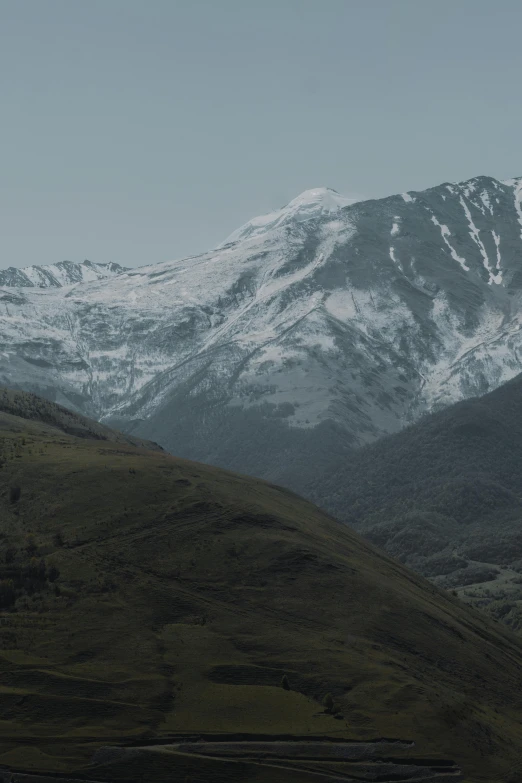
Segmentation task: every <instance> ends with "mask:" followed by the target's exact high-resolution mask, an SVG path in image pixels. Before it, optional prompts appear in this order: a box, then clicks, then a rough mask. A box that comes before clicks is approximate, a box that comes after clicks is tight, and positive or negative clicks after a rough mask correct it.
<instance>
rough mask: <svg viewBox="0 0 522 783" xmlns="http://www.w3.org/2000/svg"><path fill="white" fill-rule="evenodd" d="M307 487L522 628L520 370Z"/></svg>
mask: <svg viewBox="0 0 522 783" xmlns="http://www.w3.org/2000/svg"><path fill="white" fill-rule="evenodd" d="M307 492H308V494H309V495H310V496H311V497H312V498H313V499H314V500H315V502H317V503H319V504H320V505H321V506H323V507H325V508H327V509H329V510H330V511H331V512H332V513H333V514H335V515H336V516H337V517H338V518H339V519H341V520H343V521H346V522H348V524H350V525H352V526H354V527H356V529H357V530H359V531H361V532H362V533H363V534H364V535H365V536H366V537H367V538H368V539H369V540H371V541H372V542H374V543H376V544H377V545H378V546H381V547H382V548H384V549H386V551H388V552H389V553H390V554H392V555H393V556H394V557H397V558H399V559H400V560H401V561H402V562H403V563H405V564H406V565H408V566H409V567H410V568H413V569H415V570H416V571H419V572H420V573H423V574H425V575H426V576H429V577H434V578H436V579H437V581H438V582H439V583H440V584H443V585H444V586H447V587H449V588H452V587H457V588H459V593H460V594H461V595H463V596H464V597H466V598H467V599H469V600H471V601H473V602H477V604H478V605H480V606H483V607H484V608H486V609H487V610H488V611H489V612H491V613H492V614H493V616H495V617H497V618H502V619H503V620H504V621H505V622H507V623H508V624H509V625H511V627H512V628H513V629H514V630H519V631H522V586H521V582H522V578H521V576H520V574H521V573H522V533H521V529H520V523H521V520H522V375H520V376H518V377H517V378H515V379H514V380H512V381H510V382H509V383H506V384H504V385H503V386H501V387H500V388H499V389H496V390H495V391H493V392H491V393H490V394H487V395H486V396H484V397H482V398H479V399H471V400H467V401H465V402H460V403H457V404H456V405H452V406H451V407H450V408H447V409H445V410H443V411H440V412H439V413H436V414H433V415H430V416H426V417H425V418H424V419H422V420H421V421H419V422H417V423H416V424H414V425H412V426H411V427H408V428H406V429H405V430H403V431H402V432H400V433H398V434H396V435H391V436H389V437H386V438H383V439H382V440H380V441H377V442H376V443H374V444H372V445H371V446H369V447H367V448H364V449H361V450H360V451H358V452H357V453H356V454H355V455H352V456H351V457H349V456H348V457H347V458H346V459H344V460H343V461H342V462H340V463H339V464H338V466H337V468H336V469H335V470H330V471H329V472H328V475H323V474H321V473H319V474H318V478H317V479H316V481H315V483H314V482H310V484H309V488H308V490H307ZM517 572H518V573H517Z"/></svg>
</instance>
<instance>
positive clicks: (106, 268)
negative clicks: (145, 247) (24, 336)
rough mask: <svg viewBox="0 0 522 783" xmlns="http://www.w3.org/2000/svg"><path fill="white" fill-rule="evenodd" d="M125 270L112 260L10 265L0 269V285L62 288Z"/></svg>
mask: <svg viewBox="0 0 522 783" xmlns="http://www.w3.org/2000/svg"><path fill="white" fill-rule="evenodd" d="M126 271H127V270H126V268H125V267H123V266H120V265H119V264H114V263H112V262H110V263H108V264H96V263H93V262H92V261H82V262H81V264H75V263H73V262H72V261H59V262H58V263H57V264H47V265H45V266H27V267H25V269H17V268H16V267H14V266H10V267H8V268H7V269H2V270H0V286H8V287H10V288H12V287H15V288H35V287H36V288H63V287H64V286H69V285H72V284H73V283H88V282H91V281H93V280H103V279H104V278H107V277H116V275H121V274H122V273H123V272H126Z"/></svg>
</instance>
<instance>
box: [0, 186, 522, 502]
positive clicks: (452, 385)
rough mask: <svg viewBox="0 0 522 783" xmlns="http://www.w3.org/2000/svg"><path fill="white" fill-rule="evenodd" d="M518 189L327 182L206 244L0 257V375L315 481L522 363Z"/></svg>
mask: <svg viewBox="0 0 522 783" xmlns="http://www.w3.org/2000/svg"><path fill="white" fill-rule="evenodd" d="M521 198H522V179H513V180H509V181H504V182H501V181H498V180H495V179H493V178H491V177H477V178H474V179H471V180H469V181H467V182H464V183H460V184H451V183H445V184H442V185H439V186H437V187H434V188H431V189H428V190H425V191H422V192H410V193H403V194H399V195H396V196H391V197H389V198H384V199H379V200H368V201H360V202H353V200H350V199H346V198H344V197H342V196H340V195H339V194H338V193H336V192H335V191H332V190H329V189H327V188H317V189H313V190H310V191H306V192H305V193H303V194H301V195H300V196H299V197H297V198H296V199H294V200H293V201H291V202H290V203H289V204H288V205H286V206H285V207H284V208H282V209H280V210H277V211H275V212H273V213H271V214H270V215H267V216H263V217H262V218H256V219H254V220H252V221H250V222H249V223H247V224H246V225H245V226H243V227H242V228H240V229H239V230H237V231H235V232H234V233H233V234H232V235H231V236H230V237H229V238H228V240H227V241H225V242H224V243H223V244H222V245H220V246H219V247H217V248H216V249H214V250H212V251H210V252H208V253H205V254H203V255H199V256H194V257H189V258H185V259H183V260H179V261H172V262H165V263H159V264H154V265H151V266H146V267H140V268H138V269H134V270H124V269H122V268H120V267H117V268H116V267H111V269H110V270H109V269H108V268H106V269H105V272H107V271H110V276H106V277H102V278H101V279H97V280H91V281H85V279H84V278H85V275H86V267H85V265H84V266H83V267H81V269H77V268H75V269H73V268H72V267H71V268H68V270H67V276H66V279H65V278H64V279H62V278H60V280H61V282H60V285H59V286H58V285H57V284H56V282H52V281H51V279H50V276H52V277H53V278H54V279H55V280H58V278H59V275H57V273H56V271H55V270H56V268H57V267H58V266H59V265H55V266H54V267H52V270H51V269H50V268H46V267H40V268H37V267H34V268H31V271H30V273H29V272H28V271H27V270H26V271H25V272H24V271H23V270H21V271H20V272H19V273H18V272H16V273H14V272H13V271H12V270H11V271H10V272H9V275H7V273H6V272H4V273H3V274H4V278H3V287H2V288H0V380H1V381H2V382H3V383H6V384H8V385H11V386H16V387H18V388H20V389H25V390H28V391H36V392H38V393H39V394H41V395H43V396H46V397H48V398H50V399H52V400H56V401H58V402H60V403H62V404H64V405H65V406H67V407H69V408H71V409H72V410H75V411H78V412H81V413H83V414H85V415H88V416H90V417H93V418H96V419H98V420H100V421H103V422H105V423H107V424H109V425H113V426H117V427H118V428H119V429H124V430H126V431H128V432H133V433H135V434H136V435H137V436H140V437H144V438H149V439H152V440H154V441H157V442H159V443H160V444H161V445H162V446H164V447H165V448H167V449H169V450H171V451H173V452H174V453H176V454H179V455H182V456H186V457H190V458H195V459H198V460H202V461H206V462H211V463H214V464H217V465H221V466H225V467H229V468H234V469H239V470H242V471H244V472H249V473H251V474H254V475H258V476H262V477H267V478H270V479H272V480H277V481H281V482H283V483H285V484H286V485H287V486H290V487H292V488H294V489H297V490H299V491H304V492H306V490H307V485H308V476H309V474H310V473H312V474H314V473H315V470H316V466H317V465H325V466H327V465H329V464H330V463H333V464H334V465H335V464H338V462H339V460H342V459H344V458H345V456H346V454H347V453H349V452H350V451H351V449H353V448H354V447H358V446H361V445H364V444H366V443H369V442H372V441H373V440H375V439H377V438H379V437H381V436H382V435H385V434H388V433H393V432H397V431H399V430H401V429H402V428H403V427H404V426H406V425H407V424H409V423H410V422H413V421H415V420H417V419H418V418H419V417H420V416H422V415H423V414H424V413H425V412H427V411H434V410H437V409H438V408H441V407H443V406H445V405H448V404H450V403H452V402H455V401H457V400H459V399H463V398H466V397H470V396H474V395H477V394H482V393H485V392H487V391H490V390H492V389H494V388H496V387H497V386H498V385H500V384H501V383H503V382H504V381H506V380H509V379H510V378H512V377H514V376H515V375H516V374H517V373H518V372H519V371H520V369H521V367H522V364H521V359H520V355H519V350H520V347H521V331H520V323H521V317H522V304H521V296H522V265H521V259H522V236H521V234H522V205H521ZM80 266H81V265H80ZM60 269H62V271H63V268H62V267H60ZM88 271H89V275H90V274H96V275H98V273H99V274H100V276H101V274H102V272H101V270H100V269H99V268H98V267H96V270H95V271H93V267H92V266H90V267H89V270H88ZM61 274H62V273H61ZM23 275H25V277H26V278H27V279H29V280H31V281H32V282H33V285H32V286H30V285H28V284H27V283H23V282H20V281H21V280H22V278H23ZM76 275H78V276H79V278H78V279H80V278H81V276H82V275H83V278H81V280H80V282H76V281H75V276H76ZM48 277H49V282H48V283H46V282H45V280H46V279H47V278H48ZM36 281H38V282H36ZM65 283H66V284H65Z"/></svg>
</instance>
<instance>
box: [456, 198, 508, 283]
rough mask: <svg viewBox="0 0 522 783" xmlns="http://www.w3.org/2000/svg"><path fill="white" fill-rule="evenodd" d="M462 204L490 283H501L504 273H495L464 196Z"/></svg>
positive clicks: (461, 200) (471, 235) (461, 199)
mask: <svg viewBox="0 0 522 783" xmlns="http://www.w3.org/2000/svg"><path fill="white" fill-rule="evenodd" d="M459 201H460V204H461V206H462V209H463V210H464V214H465V215H466V218H467V221H468V224H469V228H470V231H469V235H470V237H471V238H472V240H473V241H474V242H475V244H476V245H477V247H478V249H479V250H480V254H481V256H482V261H483V264H484V268H485V269H486V271H487V272H488V274H489V280H488V283H489V285H492V283H495V284H496V285H500V284H501V283H502V273H497V274H495V270H494V268H493V267H492V266H491V264H490V262H489V257H488V254H487V251H486V248H485V247H484V243H483V242H482V240H481V238H480V233H479V230H478V228H477V227H476V225H475V223H474V222H473V218H472V217H471V212H470V211H469V207H468V205H467V204H466V202H465V201H464V199H463V198H462V196H461V197H460V199H459Z"/></svg>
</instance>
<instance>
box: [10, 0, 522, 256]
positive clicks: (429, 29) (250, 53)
mask: <svg viewBox="0 0 522 783" xmlns="http://www.w3.org/2000/svg"><path fill="white" fill-rule="evenodd" d="M521 40H522V1H521V0H495V1H494V2H493V0H88V1H87V0H0V140H1V145H0V161H1V165H0V250H1V253H0V267H6V266H9V265H15V266H24V265H28V264H35V263H38V264H42V263H52V262H55V261H60V260H63V259H70V260H73V261H81V260H83V259H84V258H89V259H91V260H93V261H119V262H121V263H124V264H128V265H138V264H142V263H150V262H155V261H164V260H167V259H172V258H177V257H180V256H184V255H190V254H192V253H197V252H201V251H203V250H206V249H208V248H210V247H212V246H213V245H215V244H217V243H218V242H220V241H221V240H223V239H224V238H225V237H226V236H227V235H228V234H230V233H231V231H232V230H233V229H235V228H237V227H238V226H239V225H241V224H242V223H244V222H245V221H246V220H248V219H249V218H251V217H253V216H254V215H257V214H260V213H263V212H267V211H269V210H270V209H272V208H276V207H279V206H282V205H283V204H284V203H286V202H287V201H289V200H290V199H291V198H293V197H294V196H296V195H297V194H298V193H300V192H301V191H302V190H305V189H307V188H311V187H317V186H321V185H327V186H329V187H332V188H335V189H336V190H339V191H340V192H342V193H345V194H348V195H349V194H352V193H355V194H363V195H365V196H366V197H369V198H373V197H379V196H385V195H389V194H391V193H394V192H398V191H404V190H412V189H422V188H425V187H430V186H432V185H435V184H437V183H440V182H442V181H447V180H449V181H458V180H462V179H466V178H469V177H472V176H476V175H479V174H490V175H492V176H495V177H498V178H507V177H512V176H517V175H521V174H522V161H521V149H522V141H521V139H522V133H521V131H522V100H521V86H520V85H521V79H522V46H521V45H520V41H521Z"/></svg>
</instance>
